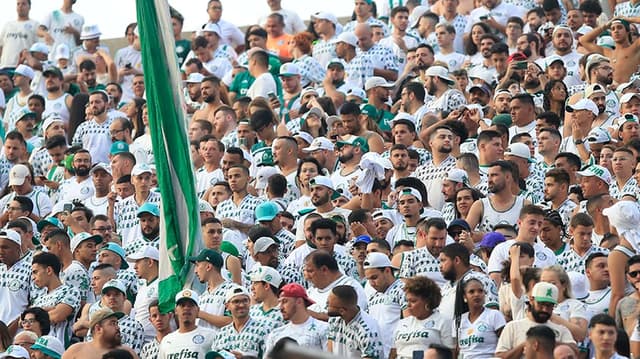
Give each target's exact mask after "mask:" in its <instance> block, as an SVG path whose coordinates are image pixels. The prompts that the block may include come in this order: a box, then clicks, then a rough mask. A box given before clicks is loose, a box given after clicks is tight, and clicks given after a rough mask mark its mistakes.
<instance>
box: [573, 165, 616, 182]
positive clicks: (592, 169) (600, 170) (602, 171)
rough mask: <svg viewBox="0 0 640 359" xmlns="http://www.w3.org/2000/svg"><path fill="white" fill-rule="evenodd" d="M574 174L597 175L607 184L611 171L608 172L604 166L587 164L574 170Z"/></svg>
mask: <svg viewBox="0 0 640 359" xmlns="http://www.w3.org/2000/svg"><path fill="white" fill-rule="evenodd" d="M576 174H578V175H580V176H582V177H598V178H599V179H600V180H602V181H603V182H604V183H606V184H607V185H610V184H611V180H612V177H611V173H610V172H609V170H608V169H606V168H605V167H602V166H598V165H591V166H588V167H587V168H585V169H583V170H582V171H578V172H576Z"/></svg>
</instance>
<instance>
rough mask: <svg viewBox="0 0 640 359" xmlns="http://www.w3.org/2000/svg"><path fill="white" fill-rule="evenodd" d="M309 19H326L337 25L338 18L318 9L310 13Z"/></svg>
mask: <svg viewBox="0 0 640 359" xmlns="http://www.w3.org/2000/svg"><path fill="white" fill-rule="evenodd" d="M311 19H318V20H327V21H330V22H332V23H333V24H334V25H338V18H337V17H336V16H335V15H334V14H332V13H330V12H326V11H319V12H317V13H315V14H311Z"/></svg>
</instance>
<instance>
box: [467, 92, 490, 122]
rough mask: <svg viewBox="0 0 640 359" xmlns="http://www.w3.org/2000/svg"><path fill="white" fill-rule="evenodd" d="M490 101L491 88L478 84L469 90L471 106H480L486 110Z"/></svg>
mask: <svg viewBox="0 0 640 359" xmlns="http://www.w3.org/2000/svg"><path fill="white" fill-rule="evenodd" d="M489 101H491V88H489V86H487V85H485V84H482V85H478V84H476V85H473V86H471V87H470V88H469V103H470V104H476V105H480V106H481V107H482V109H486V106H487V105H488V104H489ZM476 130H477V129H476Z"/></svg>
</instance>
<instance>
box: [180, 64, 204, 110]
mask: <svg viewBox="0 0 640 359" xmlns="http://www.w3.org/2000/svg"><path fill="white" fill-rule="evenodd" d="M192 61H195V59H194V60H192ZM203 78H204V75H202V74H201V73H198V72H194V73H191V74H189V77H187V80H186V81H185V82H184V85H185V87H184V90H183V91H184V92H183V96H184V101H185V103H186V104H187V119H188V120H191V119H193V113H194V112H196V111H197V110H199V109H201V108H202V106H203V102H202V92H201V91H200V84H201V83H202V79H203Z"/></svg>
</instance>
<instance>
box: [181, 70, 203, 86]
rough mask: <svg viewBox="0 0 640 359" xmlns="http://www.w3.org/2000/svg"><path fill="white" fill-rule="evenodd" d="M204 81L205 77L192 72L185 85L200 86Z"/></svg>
mask: <svg viewBox="0 0 640 359" xmlns="http://www.w3.org/2000/svg"><path fill="white" fill-rule="evenodd" d="M202 79H204V75H203V74H201V73H199V72H192V73H190V74H189V76H188V77H187V80H186V81H185V83H188V84H199V83H202Z"/></svg>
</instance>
